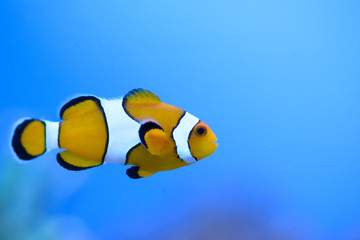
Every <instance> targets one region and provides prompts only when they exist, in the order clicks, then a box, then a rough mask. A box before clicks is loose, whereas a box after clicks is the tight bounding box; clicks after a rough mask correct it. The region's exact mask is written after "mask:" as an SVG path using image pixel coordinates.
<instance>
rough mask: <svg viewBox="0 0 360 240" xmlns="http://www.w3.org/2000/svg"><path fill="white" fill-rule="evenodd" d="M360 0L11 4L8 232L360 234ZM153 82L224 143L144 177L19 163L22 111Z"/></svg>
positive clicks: (3, 144) (0, 192) (294, 237)
mask: <svg viewBox="0 0 360 240" xmlns="http://www.w3.org/2000/svg"><path fill="white" fill-rule="evenodd" d="M359 24H360V2H359V1H356V0H346V1H332V0H327V1H321V0H320V1H311V0H305V1H285V0H272V1H265V0H256V1H254V0H251V1H250V0H237V1H231V0H222V1H204V0H201V1H189V0H183V1H142V2H137V1H115V0H104V1H85V0H76V1H70V0H62V1H45V0H37V1H35V0H22V1H19V0H2V1H1V2H0V36H1V37H0V79H1V87H0V100H1V101H0V121H1V124H0V133H1V138H0V159H1V161H0V239H84V240H87V239H90V240H94V239H130V240H131V239H176V240H182V239H210V240H217V239H231V240H232V239H255V240H265V239H266V240H268V239H271V240H273V239H276V240H298V239H299V240H301V239H306V240H307V239H316V240H321V239H344V240H358V239H360V207H359V206H360V187H359V182H360V174H359V172H360V148H359V144H360V108H359V103H360V94H359V90H360V45H359V43H360V28H359V26H360V25H359ZM138 87H142V88H147V89H149V90H151V91H153V92H154V93H156V94H157V95H158V96H159V97H160V98H161V99H162V100H163V101H164V102H166V103H169V104H173V105H176V106H179V107H181V108H183V109H185V110H187V111H189V112H190V113H192V114H194V115H196V116H198V117H199V118H200V119H201V120H203V121H204V122H206V123H207V124H208V125H209V126H210V127H211V128H212V129H213V131H214V132H215V133H216V135H217V138H218V142H219V147H218V149H217V151H216V152H215V153H214V154H213V155H211V156H210V157H208V158H206V159H204V160H201V161H200V162H198V163H196V164H193V165H191V166H188V167H185V168H181V169H177V170H173V171H169V172H160V173H157V174H155V175H153V176H151V177H149V178H144V179H139V180H133V179H130V178H128V177H127V175H126V174H125V171H126V167H123V166H118V165H115V164H108V165H105V166H101V167H97V168H93V169H89V170H86V171H81V172H71V171H67V170H65V169H63V168H62V167H60V166H59V165H58V164H57V162H56V160H55V156H56V153H55V152H54V153H50V154H48V155H46V156H43V157H41V158H39V159H36V161H33V162H31V163H29V164H19V163H17V162H16V161H14V158H13V156H12V152H11V149H10V147H9V146H10V141H9V140H10V135H11V131H12V127H13V124H14V122H15V121H16V120H17V119H19V118H22V117H25V116H32V117H37V118H44V119H48V120H52V121H56V120H59V117H58V116H59V109H60V107H61V105H62V104H64V103H65V101H66V100H67V99H69V98H70V97H71V96H74V95H77V94H81V93H91V94H94V95H97V96H100V97H109V98H111V97H118V96H122V95H124V94H126V93H127V92H128V91H129V90H131V89H133V88H138Z"/></svg>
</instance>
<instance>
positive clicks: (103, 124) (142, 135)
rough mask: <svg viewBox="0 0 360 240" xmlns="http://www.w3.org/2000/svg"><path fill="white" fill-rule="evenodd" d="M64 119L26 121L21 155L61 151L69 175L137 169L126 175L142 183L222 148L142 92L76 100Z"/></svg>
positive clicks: (17, 140) (19, 131)
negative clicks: (111, 167) (105, 168)
mask: <svg viewBox="0 0 360 240" xmlns="http://www.w3.org/2000/svg"><path fill="white" fill-rule="evenodd" d="M60 118H61V119H62V120H63V121H61V122H51V121H46V120H39V119H25V120H23V121H22V122H21V123H20V124H19V125H18V126H17V127H16V129H15V131H14V135H13V138H12V146H13V149H14V151H15V153H16V155H17V156H18V157H19V158H20V159H21V160H31V159H33V158H36V157H38V156H40V155H42V154H44V153H47V152H49V151H50V150H53V149H62V150H64V151H61V152H60V153H58V154H57V161H58V163H59V164H60V165H61V166H62V167H64V168H66V169H69V170H75V171H78V170H83V169H87V168H91V167H95V166H99V165H101V164H103V163H105V162H111V163H118V164H120V165H134V166H133V167H131V168H129V169H127V171H126V174H127V175H128V176H129V177H131V178H140V177H148V176H150V175H152V174H154V173H156V172H159V171H167V170H172V169H176V168H179V167H183V166H187V165H190V164H192V163H194V162H196V161H198V160H200V159H202V158H205V157H207V156H209V155H211V154H212V153H214V151H215V150H216V148H217V143H216V140H217V139H216V137H215V134H214V133H213V132H212V131H211V129H210V128H209V127H208V126H207V125H206V124H205V123H204V122H202V121H200V120H199V119H198V118H197V117H195V116H193V115H191V114H190V113H188V112H186V111H184V110H182V109H180V108H178V107H175V106H172V105H169V104H166V103H163V102H161V101H160V99H159V97H158V96H156V95H155V94H154V93H152V92H150V91H148V90H145V89H141V88H139V89H134V90H132V91H130V92H129V93H127V94H126V95H125V96H124V97H123V98H118V99H111V100H108V99H103V98H99V97H95V96H81V97H77V98H75V99H72V100H71V101H69V102H68V103H66V104H65V105H64V106H63V107H62V108H61V110H60Z"/></svg>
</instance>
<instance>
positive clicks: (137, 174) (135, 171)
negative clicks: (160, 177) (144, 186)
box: [126, 166, 155, 179]
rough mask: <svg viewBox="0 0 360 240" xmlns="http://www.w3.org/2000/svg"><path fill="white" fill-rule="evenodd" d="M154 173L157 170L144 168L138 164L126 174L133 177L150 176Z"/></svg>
mask: <svg viewBox="0 0 360 240" xmlns="http://www.w3.org/2000/svg"><path fill="white" fill-rule="evenodd" d="M154 173H155V172H150V171H146V170H143V169H141V168H140V167H138V166H133V167H131V168H129V169H128V170H126V174H127V175H128V176H129V177H130V178H132V179H138V178H144V177H149V176H151V175H153V174H154Z"/></svg>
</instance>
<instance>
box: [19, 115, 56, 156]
mask: <svg viewBox="0 0 360 240" xmlns="http://www.w3.org/2000/svg"><path fill="white" fill-rule="evenodd" d="M58 131H59V123H56V122H49V121H43V120H38V119H26V120H23V121H22V122H21V123H20V124H19V125H18V126H17V127H16V129H15V132H14V136H13V138H12V146H13V149H14V151H15V153H16V155H17V156H18V157H19V158H20V159H22V160H31V159H33V158H35V157H38V156H40V155H42V154H44V153H45V152H47V151H49V150H51V149H54V148H58Z"/></svg>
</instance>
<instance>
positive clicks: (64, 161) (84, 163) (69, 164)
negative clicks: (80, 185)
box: [57, 151, 103, 171]
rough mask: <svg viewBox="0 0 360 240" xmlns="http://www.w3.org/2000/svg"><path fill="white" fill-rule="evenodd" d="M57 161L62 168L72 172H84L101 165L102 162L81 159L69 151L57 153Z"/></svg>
mask: <svg viewBox="0 0 360 240" xmlns="http://www.w3.org/2000/svg"><path fill="white" fill-rule="evenodd" d="M57 161H58V163H59V164H60V165H61V166H62V167H64V168H66V169H68V170H72V171H80V170H85V169H88V168H92V167H96V166H99V165H101V164H102V163H103V161H102V160H96V159H90V158H85V157H81V156H79V155H76V154H73V153H71V152H69V151H64V152H61V153H59V154H58V155H57Z"/></svg>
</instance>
